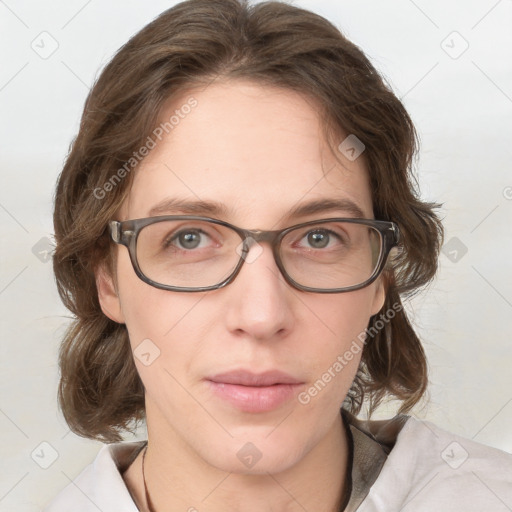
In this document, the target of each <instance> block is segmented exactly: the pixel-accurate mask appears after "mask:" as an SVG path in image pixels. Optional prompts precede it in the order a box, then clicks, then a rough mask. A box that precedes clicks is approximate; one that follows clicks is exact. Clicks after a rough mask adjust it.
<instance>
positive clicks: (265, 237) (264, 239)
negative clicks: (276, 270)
mask: <svg viewBox="0 0 512 512" xmlns="http://www.w3.org/2000/svg"><path fill="white" fill-rule="evenodd" d="M280 233H281V232H280V231H275V230H274V231H265V230H262V229H244V242H245V243H246V244H247V245H248V248H249V249H250V248H251V246H252V245H253V243H254V242H257V243H268V244H269V245H270V247H271V248H272V250H274V247H275V245H276V240H277V238H278V237H279V234H280ZM253 241H254V242H253Z"/></svg>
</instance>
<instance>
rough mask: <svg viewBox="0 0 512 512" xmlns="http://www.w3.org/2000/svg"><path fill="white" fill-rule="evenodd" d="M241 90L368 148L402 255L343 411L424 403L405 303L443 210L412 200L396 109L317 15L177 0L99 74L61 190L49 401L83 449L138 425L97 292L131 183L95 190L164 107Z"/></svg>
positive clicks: (136, 396) (413, 143)
mask: <svg viewBox="0 0 512 512" xmlns="http://www.w3.org/2000/svg"><path fill="white" fill-rule="evenodd" d="M237 78H241V79H249V80H252V81H254V82H258V83H261V84H263V85H271V86H276V87H281V88H285V89H289V90H293V91H296V92H298V93H300V94H303V95H304V96H305V97H308V98H312V99H314V100H316V101H317V104H319V105H320V106H321V112H320V113H319V115H321V116H322V120H323V121H324V123H323V126H324V127H325V134H326V136H327V137H329V135H331V139H332V140H334V135H333V134H335V133H338V134H339V133H340V130H341V132H345V133H349V134H354V135H356V136H357V137H358V138H359V139H360V140H361V141H362V142H363V143H364V145H365V146H366V150H365V153H364V157H365V159H366V163H367V168H368V171H369V176H370V187H371V191H372V200H373V208H374V213H375V218H376V219H381V220H391V221H394V222H396V223H397V224H398V226H399V228H400V231H401V236H402V239H401V243H402V248H403V250H402V251H401V252H400V253H399V254H398V255H396V256H395V257H394V258H393V259H392V261H391V262H390V264H389V265H388V267H387V269H386V270H385V272H384V274H383V278H384V279H385V282H386V290H387V293H386V302H385V305H384V311H391V309H393V310H394V312H395V314H394V315H393V317H392V318H387V319H386V322H385V325H384V327H383V328H380V329H379V328H377V327H379V324H378V323H377V322H379V317H378V316H377V315H375V316H374V317H372V318H371V319H370V322H369V325H368V332H369V333H374V334H372V335H371V336H368V337H367V340H366V343H365V345H364V350H363V353H362V359H361V364H360V367H359V370H358V373H357V375H356V378H355V380H354V382H353V385H352V387H351V389H350V391H349V393H348V395H347V399H346V402H345V403H344V405H343V406H344V407H345V408H346V409H348V410H350V411H351V412H352V413H354V414H358V413H359V412H360V411H361V408H362V406H363V405H364V403H366V402H367V403H368V404H369V411H370V415H371V414H372V412H373V411H374V410H375V408H376V407H377V406H378V405H379V404H380V403H381V402H382V401H383V400H384V399H385V398H395V399H398V400H399V401H400V402H401V405H400V412H407V411H409V410H410V409H411V408H412V407H413V406H414V405H415V404H416V403H417V402H418V401H419V400H420V398H421V397H422V396H423V395H424V393H425V391H426V388H427V383H428V372H427V363H426V358H425V354H424V351H423V348H422V345H421V343H420V340H419V338H418V336H417V334H416V333H415V331H414V329H413V327H412V326H411V323H410V321H409V319H408V317H407V314H406V312H405V310H404V309H403V307H402V302H401V301H402V299H403V298H406V297H408V296H410V295H411V294H413V293H414V292H416V291H417V290H418V289H420V288H421V287H423V286H425V285H426V284H428V283H429V282H430V281H431V279H432V278H433V277H434V275H435V272H436V270H437V260H438V254H439V248H440V246H441V243H442V238H443V228H442V225H441V222H440V220H439V218H438V217H437V215H436V214H435V213H434V210H435V209H436V208H437V207H438V206H439V205H437V204H434V203H426V202H422V201H421V199H420V197H419V191H418V188H417V182H416V180H415V177H414V174H413V159H414V156H415V154H416V152H417V147H418V143H417V142H418V138H417V135H416V132H415V129H414V126H413V123H412V121H411V119H410V117H409V115H408V114H407V112H406V110H405V108H404V106H403V105H402V103H401V102H400V101H399V99H398V98H397V97H396V96H395V95H394V94H393V92H392V90H391V87H390V86H389V85H388V84H387V83H386V82H385V80H384V79H383V78H382V77H381V76H380V75H379V73H378V72H377V71H376V69H375V68H374V67H373V65H372V64H371V63H370V61H369V60H368V58H367V57H366V56H365V55H364V53H363V52H362V51H361V50H360V49H359V48H358V47H357V46H356V45H354V44H353V43H352V42H350V41H349V40H347V39H346V38H345V37H344V36H343V35H342V33H341V32H340V31H339V30H338V29H337V28H336V27H335V26H334V25H333V24H331V23H330V22H329V21H327V20H326V19H324V18H323V17H321V16H319V15H317V14H314V13H312V12H310V11H307V10H304V9H301V8H298V7H295V6H291V5H289V4H286V3H282V2H276V1H270V2H263V3H259V4H255V5H251V4H249V3H248V2H247V1H245V0H187V1H184V2H181V3H179V4H177V5H175V6H174V7H172V8H170V9H169V10H167V11H165V12H163V13H162V14H161V15H159V16H158V17H157V18H156V19H155V20H154V21H152V22H151V23H150V24H148V25H147V26H145V27H144V28H143V29H142V30H141V31H140V32H138V33H137V34H136V35H135V36H133V37H132V38H131V39H130V40H129V41H128V42H127V43H126V44H125V45H124V46H123V47H121V48H120V49H119V51H118V52H117V53H116V55H115V56H114V57H113V58H112V60H111V61H110V62H109V63H108V65H106V67H105V68H104V70H103V71H102V73H101V74H100V76H99V78H98V79H97V81H96V82H95V84H94V86H93V87H92V89H91V91H90V93H89V95H88V97H87V100H86V103H85V106H84V111H83V115H82V118H81V123H80V128H79V132H78V134H77V136H76V138H75V139H74V141H73V143H72V144H71V147H70V151H69V153H68V155H67V158H66V161H65V164H64V167H63V170H62V172H61V174H60V176H59V178H58V181H57V187H56V193H55V208H54V228H55V240H56V249H55V254H54V259H53V268H54V273H55V277H56V282H57V287H58V291H59V294H60V296H61V298H62V301H63V302H64V304H65V306H66V307H67V308H68V309H69V310H70V311H71V312H72V314H73V317H74V319H73V322H72V324H71V325H70V326H69V328H68V330H67V332H66V335H65V337H64V339H63V341H62V344H61V347H60V351H59V368H60V374H61V375H60V383H59V390H58V401H59V407H60V409H61V411H62V413H63V415H64V418H65V420H66V421H67V423H68V425H69V427H70V428H71V430H72V431H73V432H75V433H76V434H78V435H80V436H82V437H87V438H90V439H95V440H99V441H103V442H116V441H120V440H122V433H123V431H133V430H132V429H133V427H134V426H136V425H137V423H138V422H141V421H143V420H144V419H145V410H144V387H143V385H142V381H141V380H140V377H139V375H138V373H137V370H136V366H135V363H134V361H133V355H132V352H131V348H130V343H129V339H128V333H127V329H126V326H125V325H124V324H118V323H116V322H113V321H112V320H110V319H109V318H107V317H106V316H105V315H104V314H103V312H102V310H101V308H100V304H99V300H98V293H97V289H96V282H95V270H96V269H97V268H98V265H100V264H106V265H107V268H108V269H109V271H110V272H113V270H114V269H113V244H112V243H111V242H110V240H109V237H108V235H107V231H106V226H107V223H108V221H110V220H112V219H113V218H114V215H115V213H116V212H117V210H118V209H119V207H120V205H121V204H122V203H123V201H124V199H125V198H126V196H127V193H128V191H129V189H130V186H131V183H132V179H133V174H134V173H133V172H127V173H123V179H122V180H119V182H116V183H115V186H112V187H109V190H108V193H104V191H105V188H103V189H101V187H104V185H105V183H107V182H108V181H109V179H111V178H112V176H113V175H114V174H116V173H118V176H119V175H120V174H119V173H120V168H121V166H123V164H125V163H126V162H128V161H129V160H130V158H132V157H133V154H134V152H135V151H136V150H137V149H139V148H140V147H142V146H143V145H144V144H145V142H146V141H147V138H148V136H150V134H151V133H152V132H153V130H154V129H155V126H156V122H157V119H158V115H159V113H160V112H161V111H162V108H163V106H164V103H165V102H167V101H168V100H169V99H170V98H173V97H174V96H176V95H178V94H180V93H181V92H182V91H183V90H185V89H186V88H187V87H190V86H196V85H201V84H205V85H207V84H208V83H211V82H212V81H213V80H217V79H237ZM338 138H339V135H338ZM333 152H334V149H333ZM125 170H126V167H125ZM125 174H126V175H125ZM100 189H101V190H102V192H101V197H99V196H100V194H99V192H98V191H99V190H100ZM397 305H398V307H397ZM380 321H381V323H382V320H380ZM372 328H373V331H372Z"/></svg>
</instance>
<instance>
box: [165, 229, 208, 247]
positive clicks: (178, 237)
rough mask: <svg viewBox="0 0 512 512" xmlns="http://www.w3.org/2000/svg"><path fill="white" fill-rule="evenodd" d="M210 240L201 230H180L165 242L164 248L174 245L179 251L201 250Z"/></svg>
mask: <svg viewBox="0 0 512 512" xmlns="http://www.w3.org/2000/svg"><path fill="white" fill-rule="evenodd" d="M209 240H211V239H210V237H209V236H208V234H207V233H205V232H204V231H203V230H202V229H182V230H180V231H178V232H177V233H174V234H173V235H172V236H171V237H170V238H168V239H167V240H166V241H165V246H166V247H168V246H170V245H176V246H178V248H179V249H185V250H192V249H198V248H203V247H205V246H206V245H207V243H208V241H209Z"/></svg>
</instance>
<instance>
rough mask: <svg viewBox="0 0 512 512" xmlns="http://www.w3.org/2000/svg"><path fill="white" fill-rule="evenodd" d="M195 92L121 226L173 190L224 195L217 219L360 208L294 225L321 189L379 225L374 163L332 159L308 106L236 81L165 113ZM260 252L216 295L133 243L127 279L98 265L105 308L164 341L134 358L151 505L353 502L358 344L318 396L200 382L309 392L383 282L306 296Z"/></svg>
mask: <svg viewBox="0 0 512 512" xmlns="http://www.w3.org/2000/svg"><path fill="white" fill-rule="evenodd" d="M190 95H193V96H194V98H196V100H197V101H198V105H197V107H196V108H194V109H193V111H192V112H191V113H190V114H189V115H188V116H186V117H185V118H184V119H182V120H180V123H179V125H178V126H176V127H175V128H174V130H173V131H172V132H170V133H169V135H167V136H165V137H164V138H163V140H162V141H161V142H159V143H158V145H157V147H156V148H155V149H153V150H152V151H151V153H150V154H149V155H148V156H147V157H146V158H145V159H144V160H143V162H142V163H141V164H140V166H139V167H138V169H137V173H136V175H135V177H134V182H133V185H132V188H131V191H130V194H129V197H128V199H127V200H126V201H125V203H124V204H123V205H122V207H121V209H120V211H119V215H118V220H125V219H134V218H141V217H147V216H149V210H150V209H151V208H152V207H153V206H154V205H155V204H157V203H159V202H160V201H162V200H164V199H165V198H168V197H180V198H184V199H190V200H197V199H198V198H200V199H201V200H215V201H218V202H220V203H222V204H223V205H225V206H226V207H227V209H228V212H227V213H226V214H225V215H223V216H222V217H217V218H221V219H222V220H225V221H227V222H231V223H233V224H235V225H237V226H240V227H244V228H249V229H278V228H284V227H287V226H290V225H292V224H295V223H299V222H302V221H308V220H313V219H315V218H317V219H318V218H328V217H331V216H354V215H353V214H351V213H349V212H347V211H344V210H339V211H337V212H332V211H331V212H327V213H316V214H315V215H312V216H307V217H294V218H286V216H287V214H288V212H289V211H290V210H291V209H292V208H293V207H295V206H296V205H297V204H298V203H300V204H302V203H305V202H308V201H311V200H317V199H322V198H337V199H349V200H351V201H353V202H354V203H356V204H357V205H358V206H359V208H361V210H362V211H363V213H364V217H366V218H373V210H372V199H371V191H370V187H369V184H368V172H367V169H366V167H365V162H364V157H359V158H357V159H356V160H355V161H353V162H351V161H349V160H347V159H345V158H344V157H343V156H342V155H341V160H342V162H341V163H340V162H337V161H336V160H335V159H334V157H333V155H332V154H331V153H330V151H329V149H328V146H327V143H326V141H325V140H324V138H323V137H322V134H321V130H320V129H321V124H320V123H321V121H320V119H319V118H318V114H317V112H318V107H317V105H315V104H314V102H313V101H312V100H311V99H305V98H304V97H303V96H301V95H298V94H297V93H295V92H293V91H289V90H283V89H277V88H272V87H269V86H260V85H257V84H255V83H251V82H248V81H240V80H238V81H231V82H228V81H225V82H222V83H215V84H213V85H210V86H209V87H207V88H205V89H194V90H190V91H187V92H186V94H185V93H184V94H183V96H182V97H181V98H174V99H173V101H171V102H169V103H168V104H167V105H166V108H165V109H164V111H163V112H162V119H168V118H169V116H170V115H171V114H172V112H173V111H174V110H175V109H177V108H179V107H180V105H183V104H184V103H185V101H186V99H187V98H189V97H190ZM344 137H345V136H344V135H343V134H340V138H339V142H341V141H342V140H343V138H344ZM169 213H170V214H174V213H175V214H180V213H187V212H182V211H170V212H169ZM161 214H163V212H162V213H161ZM196 214H199V213H197V212H196ZM206 215H207V216H212V217H215V216H214V215H209V214H208V213H206ZM261 247H262V248H263V252H262V253H261V255H260V256H259V257H257V258H256V260H255V261H254V262H252V263H250V264H248V263H246V264H244V266H243V267H242V270H241V271H240V274H239V275H238V276H237V278H236V279H235V281H234V282H232V283H231V284H230V285H228V286H226V287H225V288H222V289H219V290H215V291H209V292H199V293H197V292H196V293H179V292H170V291H165V290H159V289H157V288H154V287H152V286H149V285H148V284H146V283H144V282H143V281H141V280H140V279H139V278H138V277H137V276H136V275H135V273H134V271H133V268H132V265H131V263H130V261H129V257H128V251H127V249H126V248H125V247H122V246H118V247H117V251H118V257H117V268H116V273H117V283H116V284H115V283H114V280H113V279H112V278H111V277H110V276H108V275H107V274H106V273H105V272H104V271H103V270H102V269H101V268H100V269H99V270H98V272H97V284H98V292H99V299H100V303H101V305H102V308H103V311H104V312H105V314H106V315H107V316H109V317H110V318H111V319H113V320H115V321H116V322H120V323H125V324H126V326H127V329H128V332H129V335H130V340H131V344H132V348H133V349H134V350H135V349H136V347H137V346H138V345H139V344H140V343H141V342H142V340H145V339H148V338H149V339H150V340H151V342H152V343H154V344H155V345H156V346H157V347H158V348H159V350H160V356H159V357H158V358H156V359H155V360H154V362H152V364H150V365H149V366H145V365H144V364H142V363H141V362H140V361H139V360H138V358H137V357H135V358H134V360H135V364H136V366H137V370H138V372H139V374H140V377H141V379H142V382H143V383H144V387H145V389H146V399H145V400H146V415H147V427H148V439H149V446H148V451H147V454H146V460H145V473H146V481H147V484H148V489H149V493H150V496H151V500H152V503H153V507H154V510H155V511H161V510H183V511H187V510H189V511H193V510H197V511H205V510H208V512H217V511H219V512H220V511H222V512H225V511H226V510H234V511H235V510H236V511H239V512H255V511H258V512H259V511H261V510H274V511H303V510H304V509H306V510H315V511H317V512H332V511H334V510H337V506H339V503H340V501H341V499H342V497H343V491H344V485H343V482H344V479H345V476H346V466H347V453H348V445H347V438H346V433H345V431H344V427H343V423H342V420H341V416H340V406H341V404H342V402H343V400H344V398H345V396H346V394H347V391H348V390H349V388H350V385H351V383H352V381H353V379H354V376H355V373H356V371H357V367H358V364H359V360H360V355H361V354H360V353H359V354H358V355H355V356H354V358H353V359H352V361H350V362H349V363H348V364H347V366H345V367H344V368H343V370H342V371H340V372H339V373H337V374H336V377H335V378H333V379H332V380H331V381H330V382H329V383H328V384H327V385H326V386H325V388H324V389H323V390H322V391H321V392H320V393H319V394H318V395H317V396H315V397H313V398H312V399H311V401H310V402H309V403H308V404H306V405H304V404H301V403H300V402H299V401H298V400H297V399H292V400H290V401H289V402H287V403H285V404H284V405H282V406H280V407H279V408H277V409H275V410H272V411H270V412H264V413H257V414H255V413H247V412H241V411H239V410H237V409H236V408H235V407H233V406H231V405H229V404H227V403H226V402H224V401H223V400H222V399H220V398H218V397H217V396H215V395H214V394H212V392H211V391H210V389H209V387H208V386H207V385H206V383H205V381H204V378H205V377H206V376H208V375H212V374H213V373H219V372H224V371H228V370H231V369H235V368H246V369H251V370H252V371H253V372H255V373H259V372H262V371H264V370H267V369H280V370H282V371H285V372H287V373H289V374H291V375H293V376H295V377H297V378H299V379H300V380H301V381H302V382H304V385H303V389H304V390H305V389H307V388H309V387H310V386H312V385H313V384H314V382H315V381H317V379H319V378H320V377H321V376H322V374H323V373H324V372H326V371H327V369H328V368H329V367H331V366H332V365H333V363H334V362H335V361H336V358H337V357H338V356H339V355H341V354H343V353H344V352H345V351H346V350H347V349H348V348H349V347H350V345H351V343H352V341H353V340H354V339H356V338H357V336H358V334H359V333H360V332H361V331H364V329H365V328H366V327H367V325H368V321H369V318H370V316H371V315H374V314H376V313H377V312H378V311H379V310H380V309H381V308H382V306H383V303H384V295H385V291H384V286H383V284H382V282H381V280H380V279H379V280H377V281H376V282H374V283H373V284H372V285H370V286H368V287H366V288H363V289H361V290H357V291H353V292H349V293H338V294H320V293H308V292H302V291H299V290H296V289H294V288H292V287H291V286H290V285H288V284H287V283H286V282H285V281H284V280H283V278H282V275H281V274H280V272H279V270H278V268H277V266H276V264H275V262H274V259H273V256H272V252H271V250H270V247H269V246H267V245H266V244H265V243H263V244H262V245H261ZM247 442H251V443H252V444H253V445H255V446H256V447H257V449H258V450H259V452H260V453H261V454H262V457H261V459H260V460H259V461H258V462H257V463H256V464H255V465H254V466H253V467H252V468H247V467H246V466H245V465H244V464H243V463H242V462H241V461H240V460H239V459H238V457H237V452H238V451H239V450H240V449H241V448H242V447H243V446H244V445H245V444H246V443H247ZM140 463H141V456H139V457H137V459H136V460H135V462H134V463H133V464H132V465H131V466H130V468H129V469H128V470H127V472H126V473H125V475H124V478H125V481H126V483H127V485H128V487H129V489H130V490H131V492H132V494H133V496H134V498H135V500H136V502H137V504H138V506H139V507H140V508H141V509H142V510H147V504H146V503H145V499H144V488H143V483H142V474H141V464H140Z"/></svg>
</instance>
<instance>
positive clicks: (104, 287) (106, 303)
mask: <svg viewBox="0 0 512 512" xmlns="http://www.w3.org/2000/svg"><path fill="white" fill-rule="evenodd" d="M95 275H96V288H97V290H98V300H99V302H100V306H101V310H102V311H103V313H104V314H105V315H106V316H107V317H108V318H110V320H113V321H114V322H117V323H119V324H124V323H125V322H124V315H123V311H122V308H121V302H120V300H119V296H118V292H117V289H116V285H115V283H114V279H113V277H112V276H111V275H110V273H109V272H108V271H107V269H106V268H105V266H104V265H100V266H99V267H97V268H96V271H95Z"/></svg>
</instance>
